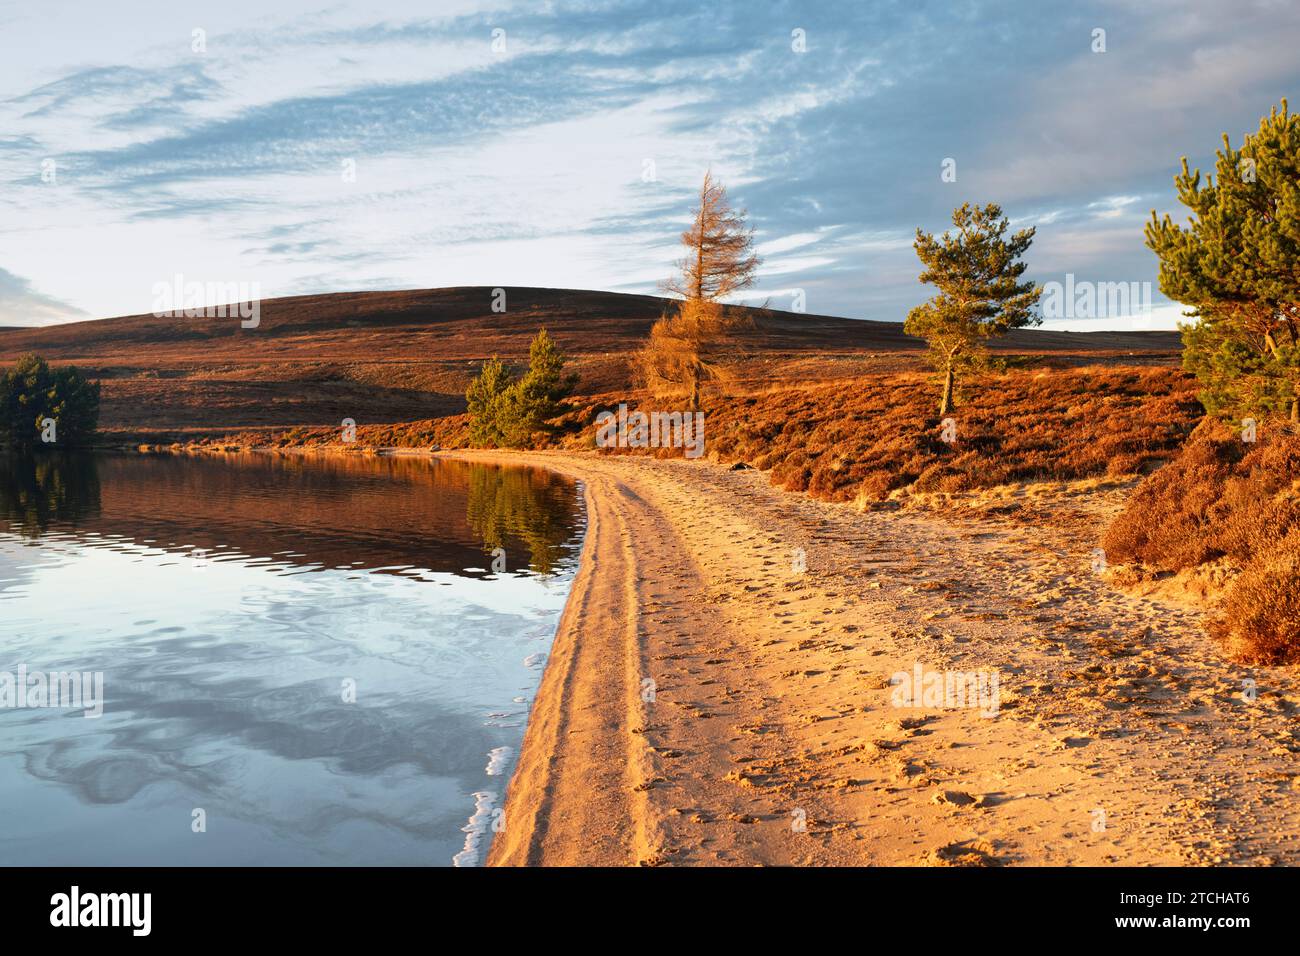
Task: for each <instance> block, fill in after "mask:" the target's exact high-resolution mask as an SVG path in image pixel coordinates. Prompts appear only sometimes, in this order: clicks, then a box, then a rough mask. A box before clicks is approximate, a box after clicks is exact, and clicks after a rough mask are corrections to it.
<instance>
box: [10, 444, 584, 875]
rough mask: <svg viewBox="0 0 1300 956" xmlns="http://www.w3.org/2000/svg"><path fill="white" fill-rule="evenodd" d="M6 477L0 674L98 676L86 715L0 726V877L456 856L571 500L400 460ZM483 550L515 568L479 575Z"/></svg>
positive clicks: (534, 665)
mask: <svg viewBox="0 0 1300 956" xmlns="http://www.w3.org/2000/svg"><path fill="white" fill-rule="evenodd" d="M2 465H3V467H0V671H6V670H8V671H13V670H14V669H15V668H16V667H17V665H18V664H20V663H22V664H25V665H26V666H27V667H28V668H29V669H33V670H36V669H39V670H43V671H46V672H52V671H57V670H76V671H102V672H103V673H104V675H105V676H104V686H105V709H104V716H103V717H102V718H100V719H98V720H87V719H84V718H82V717H80V716H79V715H74V714H73V713H72V712H70V711H65V710H55V709H16V708H11V709H0V807H4V812H3V813H0V863H10V864H12V863H27V864H34V863H36V864H55V863H62V864H70V865H76V864H83V865H84V864H94V865H105V864H114V863H117V864H128V865H130V864H182V865H183V864H197V863H202V864H209V865H226V864H268V863H274V864H309V865H310V864H318V863H321V864H325V863H327V864H335V865H347V864H447V863H448V862H450V861H451V859H452V857H453V856H454V855H455V854H457V853H458V852H460V851H462V849H463V848H464V847H465V846H467V845H468V844H467V840H466V834H465V833H464V832H462V831H463V828H464V827H465V825H466V821H467V819H468V818H469V816H470V815H471V814H472V813H473V812H474V808H475V806H476V802H478V800H480V799H481V795H482V794H484V793H487V794H490V795H492V796H493V799H496V800H497V801H498V802H499V800H500V797H501V796H503V795H504V788H505V783H506V780H507V779H508V774H509V772H510V770H511V769H512V763H513V758H512V757H511V756H509V755H513V754H514V753H516V752H517V750H518V744H519V741H520V739H521V738H522V733H523V726H524V722H525V720H526V717H527V712H528V706H529V703H530V700H531V697H532V694H533V693H534V692H535V689H536V685H537V681H538V679H539V677H540V669H541V663H542V661H544V659H545V655H546V652H547V651H548V649H549V642H550V639H551V636H552V635H553V633H554V627H555V623H556V620H557V619H558V615H559V612H560V610H561V608H562V606H563V602H564V598H565V596H566V592H567V588H568V584H569V582H570V580H571V578H572V573H573V570H574V565H575V561H576V553H577V547H578V544H579V541H580V534H581V529H582V518H581V513H580V510H579V504H578V496H577V489H576V487H575V486H574V485H573V484H571V483H569V482H567V481H564V480H563V479H560V478H557V477H556V476H554V475H551V474H549V473H547V472H543V471H540V470H523V469H519V470H516V469H499V468H495V467H490V466H485V465H470V464H465V463H461V462H453V461H429V460H421V459H397V458H394V459H385V458H356V459H323V458H322V459H311V458H295V457H290V456H278V455H275V456H273V455H258V454H245V455H226V456H211V457H209V456H196V457H184V456H100V457H98V458H94V457H81V458H74V457H70V458H44V459H41V458H39V457H38V458H27V459H17V458H7V459H3V460H2ZM6 528H7V529H8V530H5V529H6ZM493 547H504V548H506V549H507V553H508V555H511V559H510V560H509V562H508V567H509V568H510V572H509V573H508V574H504V575H494V574H490V573H488V572H487V571H486V570H485V568H486V567H487V565H488V562H489V561H490V558H488V557H487V552H488V551H490V550H491V549H492V548H493ZM345 682H350V683H351V686H353V687H354V688H355V698H354V700H349V699H348V698H347V696H346V694H345V693H343V692H342V691H343V688H344V687H345V686H346V683H345ZM476 795H479V796H478V797H477V798H476ZM195 808H203V809H204V810H205V812H206V815H207V819H208V821H209V823H208V832H207V833H206V834H195V833H193V832H192V830H191V814H192V812H193V810H194V809H195ZM471 842H472V841H471ZM483 848H484V849H485V846H484V847H483ZM469 856H470V857H472V856H473V854H470V855H469ZM462 858H465V857H462ZM471 861H472V860H471Z"/></svg>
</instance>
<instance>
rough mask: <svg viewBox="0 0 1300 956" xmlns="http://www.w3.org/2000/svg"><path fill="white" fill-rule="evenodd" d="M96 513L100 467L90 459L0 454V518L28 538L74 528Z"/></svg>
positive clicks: (84, 457)
mask: <svg viewBox="0 0 1300 956" xmlns="http://www.w3.org/2000/svg"><path fill="white" fill-rule="evenodd" d="M98 514H99V468H98V463H97V459H96V458H95V457H94V456H92V455H80V454H75V453H74V454H63V453H49V454H26V455H24V454H16V453H15V454H9V455H0V519H4V520H7V521H8V522H9V524H10V525H11V528H12V530H15V531H18V532H20V533H21V534H24V535H27V536H28V537H34V536H36V535H39V534H40V533H41V532H43V531H45V530H46V529H47V528H49V527H50V525H51V524H63V525H73V526H76V525H78V524H80V523H81V522H82V521H84V520H86V519H87V518H90V517H94V516H96V515H98Z"/></svg>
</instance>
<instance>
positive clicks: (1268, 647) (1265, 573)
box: [1215, 533, 1300, 664]
mask: <svg viewBox="0 0 1300 956" xmlns="http://www.w3.org/2000/svg"><path fill="white" fill-rule="evenodd" d="M1223 611H1224V616H1223V619H1222V620H1221V621H1220V622H1218V624H1217V625H1216V627H1215V631H1216V633H1217V634H1218V635H1219V637H1220V638H1222V639H1223V640H1224V641H1225V642H1226V644H1227V646H1228V649H1229V651H1230V652H1231V653H1233V654H1234V656H1236V657H1239V658H1242V659H1244V660H1247V661H1250V662H1253V663H1260V664H1284V663H1288V662H1292V661H1297V660H1300V534H1295V533H1293V534H1291V535H1289V536H1287V537H1285V538H1283V539H1282V540H1281V541H1279V542H1277V545H1276V547H1274V548H1273V549H1272V550H1271V551H1269V552H1267V553H1265V554H1263V555H1260V556H1259V557H1257V558H1256V559H1255V560H1253V561H1251V562H1250V563H1249V564H1248V565H1247V566H1246V569H1245V570H1244V571H1243V572H1242V573H1241V576H1240V577H1238V578H1237V580H1236V581H1234V582H1233V584H1232V587H1231V588H1230V589H1229V590H1228V594H1227V598H1226V599H1225V601H1224V604H1223Z"/></svg>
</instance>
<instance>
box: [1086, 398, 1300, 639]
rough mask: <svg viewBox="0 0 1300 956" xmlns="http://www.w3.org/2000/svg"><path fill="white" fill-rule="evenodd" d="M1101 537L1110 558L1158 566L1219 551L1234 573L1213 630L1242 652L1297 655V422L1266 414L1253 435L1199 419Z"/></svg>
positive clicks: (1185, 564)
mask: <svg viewBox="0 0 1300 956" xmlns="http://www.w3.org/2000/svg"><path fill="white" fill-rule="evenodd" d="M1102 543H1103V546H1104V549H1105V552H1106V556H1107V558H1109V559H1110V560H1112V561H1118V562H1138V563H1141V564H1144V565H1147V566H1148V567H1150V568H1152V569H1155V570H1157V571H1169V572H1172V571H1181V570H1184V569H1187V568H1193V567H1196V566H1197V565H1200V564H1203V563H1205V562H1207V561H1212V560H1216V559H1226V560H1227V561H1228V562H1230V563H1231V565H1232V567H1233V569H1236V570H1239V571H1240V573H1239V574H1238V575H1237V577H1236V578H1235V580H1233V581H1232V582H1231V583H1230V584H1229V586H1228V588H1227V591H1226V592H1225V595H1224V603H1223V618H1222V620H1221V621H1219V622H1218V623H1217V624H1216V626H1215V633H1216V634H1218V635H1219V636H1220V637H1221V638H1222V639H1223V640H1224V641H1225V642H1226V644H1227V646H1228V649H1229V650H1230V652H1231V653H1233V654H1235V655H1236V656H1239V657H1242V658H1244V659H1248V660H1253V661H1258V662H1262V663H1281V662H1284V661H1294V660H1300V432H1297V431H1296V430H1295V429H1294V428H1292V427H1290V426H1288V425H1287V424H1286V423H1285V422H1282V421H1280V420H1273V421H1270V422H1267V423H1265V425H1264V427H1263V428H1262V429H1261V432H1260V440H1259V441H1258V442H1257V443H1255V444H1253V445H1252V444H1248V443H1246V442H1243V441H1242V440H1241V439H1240V437H1238V436H1236V435H1234V434H1233V433H1232V432H1231V431H1229V430H1228V429H1227V428H1226V427H1225V426H1224V425H1222V424H1220V423H1218V422H1217V421H1213V420H1207V421H1206V422H1204V423H1203V424H1202V425H1201V426H1200V427H1199V428H1198V429H1197V431H1196V434H1195V435H1194V437H1193V440H1192V441H1191V442H1189V443H1188V445H1187V447H1186V448H1184V450H1183V452H1182V454H1181V455H1179V457H1178V458H1177V459H1176V460H1175V461H1174V462H1173V463H1171V464H1170V465H1168V466H1167V467H1165V468H1164V469H1162V470H1161V471H1158V472H1156V473H1155V474H1153V475H1151V476H1150V477H1148V478H1147V479H1146V480H1145V481H1144V482H1143V483H1142V484H1141V485H1140V486H1139V487H1138V488H1137V490H1136V491H1135V492H1134V494H1133V496H1132V497H1131V498H1130V499H1129V502H1128V504H1127V505H1126V507H1125V509H1124V511H1123V513H1121V514H1120V515H1119V516H1118V517H1117V518H1116V519H1115V521H1114V522H1113V523H1112V524H1111V526H1110V528H1109V529H1108V530H1107V531H1106V535H1105V537H1104V538H1103V541H1102Z"/></svg>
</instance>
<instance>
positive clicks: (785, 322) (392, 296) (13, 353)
mask: <svg viewBox="0 0 1300 956" xmlns="http://www.w3.org/2000/svg"><path fill="white" fill-rule="evenodd" d="M492 304H493V290H492V289H490V288H488V287H464V288H451V289H424V290H408V291H399V292H348V293H333V294H328V295H310V296H292V297H287V298H279V299H268V300H265V301H263V302H262V303H261V306H260V322H259V324H258V326H257V327H256V328H253V329H244V328H241V326H240V322H239V319H238V318H171V317H164V318H159V317H156V316H153V315H135V316H122V317H118V318H110V319H98V320H93V321H86V322H73V323H68V324H64V325H57V326H46V327H40V328H0V364H7V363H9V362H12V361H13V359H14V358H16V357H17V356H18V355H21V354H22V353H24V352H30V351H35V352H39V353H41V354H42V355H44V356H45V357H46V358H47V359H49V360H50V362H51V363H52V364H56V365H58V364H76V365H78V366H80V367H82V368H83V369H84V370H86V371H87V372H88V373H89V374H90V375H91V376H92V377H95V378H98V379H100V380H101V381H102V382H103V413H102V421H101V425H102V427H103V429H104V430H105V431H106V432H107V433H109V434H110V436H116V437H119V438H121V439H123V440H175V439H184V438H191V437H195V438H197V437H204V436H211V435H218V434H225V433H229V432H231V431H235V430H240V429H282V428H292V427H297V426H337V424H338V423H339V422H340V421H341V420H342V419H343V418H353V419H355V420H356V421H358V422H359V423H369V424H388V423H397V422H404V421H412V420H421V419H431V418H440V417H444V416H446V415H451V414H455V413H458V412H460V411H462V410H463V409H464V390H465V385H466V384H467V383H468V381H469V378H470V377H471V376H472V375H473V374H474V373H475V372H476V371H477V367H478V364H479V363H480V362H482V361H483V359H485V358H488V357H490V356H492V355H499V356H501V357H502V358H505V359H508V360H519V359H521V358H523V357H524V356H526V354H527V350H528V342H529V340H530V339H531V338H532V336H533V335H534V334H535V333H536V331H537V330H538V329H539V328H541V327H545V328H546V329H548V330H549V331H550V333H551V334H552V335H553V336H554V337H555V338H556V340H557V341H558V342H559V343H560V345H561V347H562V348H563V349H564V350H565V351H566V352H567V353H568V354H569V355H570V356H571V358H572V365H573V368H574V369H575V370H576V371H577V372H578V373H579V375H580V377H581V378H580V384H579V389H580V391H582V392H584V393H587V394H593V393H607V392H617V391H619V390H622V389H627V388H629V387H630V385H631V380H630V375H629V370H628V367H627V362H626V359H627V356H628V355H630V354H631V353H632V352H633V351H635V350H636V349H637V348H638V347H639V346H640V344H641V342H642V340H643V339H644V338H645V336H646V335H647V334H648V332H649V330H650V326H651V325H652V324H653V323H654V321H655V319H657V318H658V317H659V316H660V315H661V314H662V313H663V311H664V310H665V309H666V308H667V307H668V305H669V302H668V300H666V299H662V298H659V297H656V296H647V295H627V294H621V293H612V292H588V291H580V290H572V289H536V288H514V287H511V288H507V289H506V310H505V311H504V312H493V311H492ZM737 311H740V312H745V313H748V314H749V315H750V316H751V317H752V318H753V324H752V328H750V329H747V330H746V331H744V332H743V333H740V334H738V335H737V336H736V341H735V343H734V344H735V354H736V363H737V371H738V381H739V384H740V387H742V388H751V389H753V388H762V387H766V386H770V385H772V384H775V383H781V384H794V383H800V382H826V381H833V380H838V379H844V378H853V377H857V376H860V375H863V374H869V373H872V372H897V371H915V370H919V369H920V368H921V356H922V350H923V344H922V343H921V342H919V341H918V340H916V339H913V338H911V337H909V336H906V335H904V334H903V327H902V323H901V322H873V321H861V320H855V319H845V318H838V317H834V316H824V315H809V314H797V313H790V312H778V311H772V310H762V309H750V308H739V307H737ZM1179 347H1180V346H1179V341H1178V336H1177V334H1176V333H1171V332H1091V333H1077V332H1050V331H1039V330H1023V331H1017V332H1015V333H1013V334H1011V335H1010V336H1008V337H1007V338H1006V339H1005V340H1003V341H1001V342H999V343H997V345H996V348H997V349H998V350H999V351H1000V352H1002V353H1004V354H1007V355H1012V354H1015V355H1024V356H1027V357H1029V361H1030V362H1031V363H1034V364H1047V365H1052V366H1077V365H1095V364H1102V365H1141V366H1150V365H1156V366H1172V365H1176V364H1177V355H1178V350H1179Z"/></svg>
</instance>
